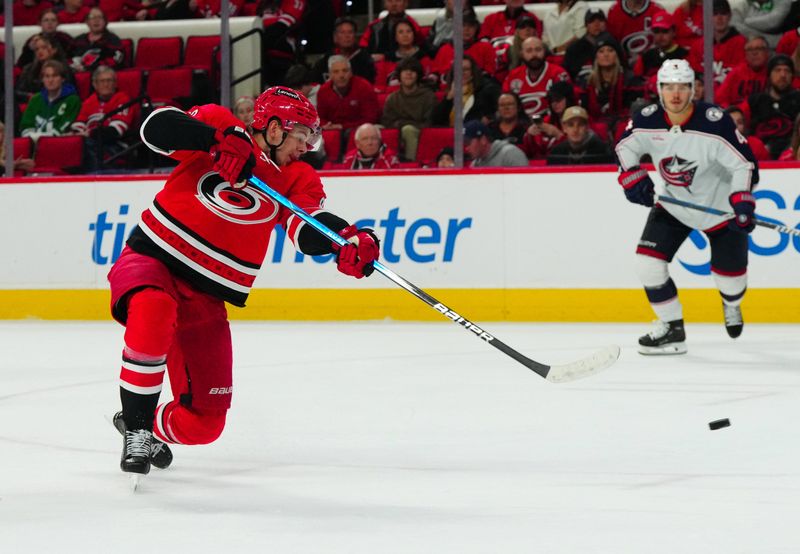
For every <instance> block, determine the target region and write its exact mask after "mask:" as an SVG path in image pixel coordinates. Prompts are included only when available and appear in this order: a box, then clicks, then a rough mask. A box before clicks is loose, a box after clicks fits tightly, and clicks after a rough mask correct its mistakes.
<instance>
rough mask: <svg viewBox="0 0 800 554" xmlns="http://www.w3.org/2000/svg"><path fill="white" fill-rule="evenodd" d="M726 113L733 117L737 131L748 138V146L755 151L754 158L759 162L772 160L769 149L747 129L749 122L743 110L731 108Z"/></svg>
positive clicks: (736, 107) (737, 107)
mask: <svg viewBox="0 0 800 554" xmlns="http://www.w3.org/2000/svg"><path fill="white" fill-rule="evenodd" d="M725 113H727V114H728V115H730V116H731V119H733V122H734V124H736V129H737V130H738V131H739V133H741V135H742V136H743V137H746V138H747V144H749V145H750V150H752V151H753V156H755V158H756V159H757V160H758V161H760V162H761V161H764V160H771V159H772V158H771V156H770V154H769V150H767V147H766V146H764V143H763V142H762V141H761V139H760V138H758V137H756V136H753V135H751V134H750V129H748V128H747V120H746V119H745V118H744V112H743V111H742V108H740V107H739V106H731V107H730V108H726V109H725Z"/></svg>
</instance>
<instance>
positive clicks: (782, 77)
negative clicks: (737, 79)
mask: <svg viewBox="0 0 800 554" xmlns="http://www.w3.org/2000/svg"><path fill="white" fill-rule="evenodd" d="M793 79H794V62H793V61H792V59H791V58H790V57H789V56H786V55H784V54H777V55H775V56H773V57H772V59H771V60H770V61H769V64H768V65H767V86H766V88H765V89H764V90H763V91H762V92H758V93H755V94H752V95H750V97H749V98H748V99H747V102H745V103H744V104H742V106H741V107H742V111H743V112H744V115H745V118H746V119H749V120H750V129H752V131H753V135H755V136H757V137H758V138H760V139H761V140H762V141H763V142H764V145H765V146H766V147H767V150H769V152H770V154H771V156H772V159H776V158H777V157H778V156H779V155H780V154H781V153H782V152H783V151H784V150H785V149H786V148H787V147H788V146H789V142H790V140H791V136H792V126H793V125H794V120H795V119H796V118H797V116H798V115H800V90H797V89H794V88H792V80H793Z"/></svg>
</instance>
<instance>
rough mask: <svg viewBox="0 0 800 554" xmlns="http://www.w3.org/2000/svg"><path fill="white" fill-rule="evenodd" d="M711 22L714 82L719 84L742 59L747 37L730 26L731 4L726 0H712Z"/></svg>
mask: <svg viewBox="0 0 800 554" xmlns="http://www.w3.org/2000/svg"><path fill="white" fill-rule="evenodd" d="M713 23H714V82H715V83H716V84H717V85H721V84H722V83H723V82H724V81H725V77H726V76H727V75H728V73H729V72H730V70H731V69H733V68H734V66H736V65H737V64H738V63H739V61H740V60H741V59H742V52H743V51H744V47H745V43H746V42H747V39H745V38H744V35H742V34H740V33H739V31H738V30H737V29H736V28H735V27H732V26H731V6H730V4H729V3H728V0H714V19H713ZM701 64H702V60H701ZM704 71H705V69H704Z"/></svg>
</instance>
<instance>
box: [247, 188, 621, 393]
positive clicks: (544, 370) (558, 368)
mask: <svg viewBox="0 0 800 554" xmlns="http://www.w3.org/2000/svg"><path fill="white" fill-rule="evenodd" d="M250 183H251V184H252V185H253V186H255V187H256V188H257V189H259V190H260V191H262V192H264V193H265V194H267V195H268V196H269V197H270V198H272V199H273V200H275V201H276V202H278V203H279V204H281V205H283V206H285V207H286V208H288V209H289V210H291V211H292V212H293V213H294V214H295V215H297V216H298V217H299V218H300V219H302V220H303V221H305V222H306V223H307V224H308V225H311V227H313V228H314V229H316V230H317V231H318V232H320V233H322V234H323V235H325V236H326V237H327V238H329V239H330V240H331V242H334V243H336V244H338V245H339V246H344V245H346V244H347V241H346V240H345V239H343V238H342V237H340V236H339V235H338V234H337V233H335V232H334V231H332V230H331V229H329V228H328V227H327V226H326V225H324V224H322V223H320V222H319V221H317V220H316V219H314V218H313V217H311V216H310V215H308V214H307V213H306V212H305V211H303V209H302V208H300V207H298V206H297V205H296V204H294V202H292V201H291V200H289V199H288V198H286V197H285V196H283V195H282V194H281V193H279V192H277V191H275V190H273V189H272V188H270V187H269V185H267V184H266V183H264V181H262V180H261V179H259V178H258V177H255V176H254V177H250ZM373 265H374V266H375V269H376V270H377V271H378V272H379V273H382V274H383V275H384V276H385V277H387V278H388V279H389V280H391V281H394V282H395V283H396V284H397V285H399V286H400V287H401V288H403V289H405V290H407V291H408V292H410V293H411V294H413V295H414V296H416V297H417V298H419V299H420V300H422V301H423V302H425V303H426V304H427V305H428V306H430V307H431V308H433V309H434V310H436V311H437V312H439V313H440V314H442V315H443V316H445V317H446V318H448V319H450V320H451V321H453V322H454V323H457V324H459V325H461V326H462V327H463V328H464V329H466V330H467V331H470V332H472V333H473V334H474V335H475V336H476V337H478V338H480V339H483V340H484V341H486V342H487V343H489V344H490V345H492V346H494V347H495V348H497V349H498V350H500V351H501V352H502V353H504V354H505V355H507V356H510V357H511V358H513V359H515V360H516V361H518V362H519V363H521V364H522V365H524V366H525V367H527V368H528V369H530V370H532V371H534V372H535V373H536V374H537V375H539V376H541V377H543V378H545V379H547V380H548V381H550V382H551V383H564V382H567V381H573V380H575V379H581V378H583V377H588V376H589V375H592V374H594V373H597V372H598V371H601V370H603V369H606V368H607V367H609V366H611V365H612V364H613V363H614V362H616V361H617V358H619V353H620V350H619V346H616V345H611V346H607V347H605V348H603V349H601V350H598V351H597V352H595V353H594V354H592V355H591V356H588V357H586V358H582V359H580V360H577V361H574V362H571V363H568V364H562V365H552V366H551V365H547V364H543V363H540V362H537V361H535V360H532V359H530V358H528V357H526V356H523V355H522V354H520V353H519V352H517V351H516V350H514V349H513V348H511V347H510V346H508V345H507V344H505V343H504V342H502V341H501V340H500V339H498V338H496V337H495V336H493V335H491V334H489V333H488V332H486V331H485V330H483V329H482V328H481V327H478V326H477V325H475V324H474V323H472V322H471V321H469V320H468V319H466V318H465V317H463V316H461V315H459V314H458V313H456V312H455V311H453V310H451V309H450V308H448V307H447V306H445V305H444V304H442V303H441V302H439V301H438V300H436V299H435V298H434V297H433V296H431V295H430V294H428V293H427V292H425V291H424V290H422V289H420V288H419V287H417V286H416V285H414V284H413V283H411V282H409V281H407V280H406V279H404V278H403V277H401V276H399V275H397V274H396V273H395V272H394V271H392V270H391V269H389V268H388V267H386V266H385V265H383V264H382V263H380V262H378V261H376V262H374V264H373Z"/></svg>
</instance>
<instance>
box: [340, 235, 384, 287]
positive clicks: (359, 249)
mask: <svg viewBox="0 0 800 554" xmlns="http://www.w3.org/2000/svg"><path fill="white" fill-rule="evenodd" d="M339 234H340V235H342V238H345V239H347V240H348V241H350V244H347V245H345V246H341V247H340V246H339V245H338V244H335V243H334V245H333V251H334V252H336V266H337V268H338V269H339V271H341V272H342V273H344V274H345V275H350V276H352V277H355V278H356V279H361V278H362V277H369V276H370V275H371V274H372V272H373V271H375V268H374V267H373V265H372V262H374V261H375V260H377V259H378V256H379V255H380V246H381V241H380V240H379V239H378V237H376V236H375V233H374V232H373V231H372V229H367V228H364V229H357V228H356V227H355V226H354V225H350V226H349V227H345V228H344V229H342V230H341V231H339Z"/></svg>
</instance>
